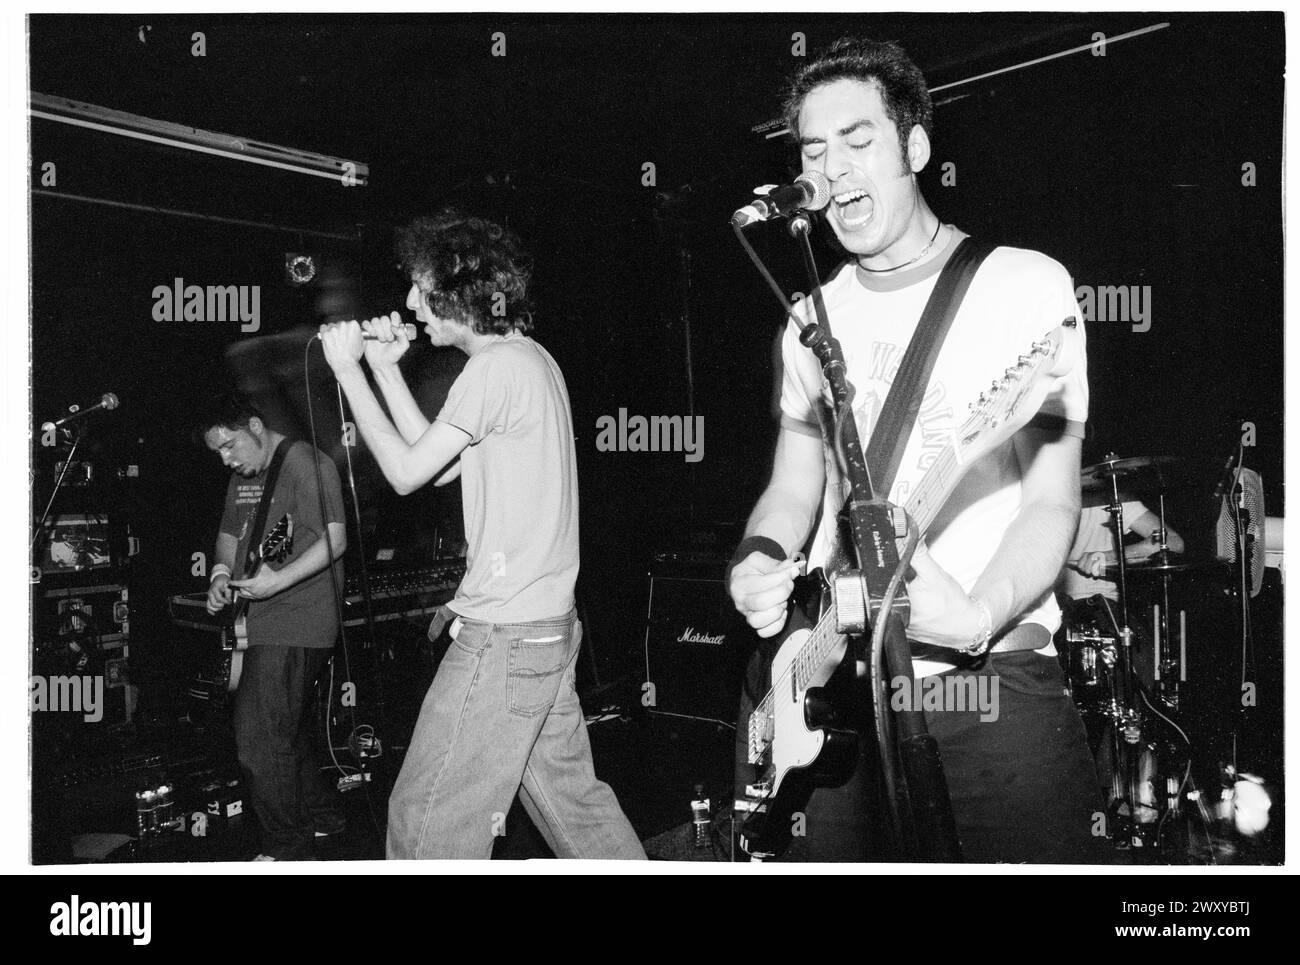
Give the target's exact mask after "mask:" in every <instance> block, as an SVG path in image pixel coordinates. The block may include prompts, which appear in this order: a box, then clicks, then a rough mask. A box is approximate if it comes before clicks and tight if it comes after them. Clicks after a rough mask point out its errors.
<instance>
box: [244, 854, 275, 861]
mask: <svg viewBox="0 0 1300 965" xmlns="http://www.w3.org/2000/svg"><path fill="white" fill-rule="evenodd" d="M249 860H251V861H279V860H280V859H279V858H277V857H275V856H274V855H269V854H259V855H258V856H257V857H256V858H250V859H249Z"/></svg>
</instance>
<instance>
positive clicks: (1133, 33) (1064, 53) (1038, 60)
mask: <svg viewBox="0 0 1300 965" xmlns="http://www.w3.org/2000/svg"><path fill="white" fill-rule="evenodd" d="M1168 26H1169V24H1167V23H1157V24H1152V25H1151V26H1150V27H1142V28H1140V29H1138V30H1130V31H1129V32H1128V33H1124V34H1118V35H1116V36H1114V37H1107V38H1106V39H1105V40H1104V41H1100V40H1095V41H1092V42H1091V43H1086V44H1081V45H1080V46H1078V47H1071V48H1070V49H1069V50H1061V51H1058V52H1057V53H1054V54H1047V55H1046V56H1045V57H1035V58H1034V59H1033V60H1026V61H1024V62H1023V63H1020V64H1012V65H1011V66H1010V67H999V68H998V69H997V70H990V71H988V72H987V73H983V74H976V75H975V76H974V77H967V78H966V79H965V80H955V81H953V82H952V83H951V84H940V85H939V86H938V87H931V88H930V93H931V95H934V94H937V93H939V92H940V91H943V90H951V89H952V88H954V87H961V86H963V85H964V84H973V83H975V81H977V80H985V79H986V78H989V77H996V76H997V75H998V74H1007V73H1010V72H1011V71H1013V70H1022V69H1023V68H1025V67H1033V66H1034V65H1036V64H1043V63H1046V62H1047V61H1049V60H1056V59H1057V58H1060V57H1069V56H1070V55H1071V54H1079V53H1083V51H1085V50H1091V49H1092V48H1094V47H1096V46H1097V44H1099V43H1106V44H1117V43H1119V42H1120V41H1121V40H1128V39H1129V38H1131V37H1140V36H1142V34H1149V33H1153V32H1154V31H1157V30H1164V29H1165V28H1166V27H1168ZM771 123H773V122H772V121H768V122H767V123H766V124H759V125H757V127H756V128H755V129H754V130H755V133H757V131H759V130H762V129H763V128H764V127H767V126H768V125H769V124H771ZM789 133H790V128H788V127H782V128H781V129H780V130H777V131H769V132H768V133H766V134H764V135H763V138H764V139H765V140H769V141H770V140H771V139H772V138H774V137H780V136H781V135H783V134H789Z"/></svg>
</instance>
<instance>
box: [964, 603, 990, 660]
mask: <svg viewBox="0 0 1300 965" xmlns="http://www.w3.org/2000/svg"><path fill="white" fill-rule="evenodd" d="M970 600H971V602H972V603H974V604H975V606H977V607H978V608H979V611H980V622H979V629H978V630H976V631H975V639H974V640H972V641H971V643H970V646H968V647H963V648H962V651H961V652H962V653H964V654H966V656H968V657H982V656H983V655H984V653H985V652H986V651H987V650H988V648H989V643H990V641H992V639H993V614H992V613H990V612H989V605H988V604H987V603H985V602H984V601H983V600H981V599H980V598H979V597H976V596H970Z"/></svg>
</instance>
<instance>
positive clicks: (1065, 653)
mask: <svg viewBox="0 0 1300 965" xmlns="http://www.w3.org/2000/svg"><path fill="white" fill-rule="evenodd" d="M1187 469H1188V467H1187V466H1186V464H1185V463H1184V461H1182V460H1176V459H1173V458H1168V457H1150V456H1139V457H1133V458H1127V459H1121V458H1119V457H1117V456H1116V455H1114V454H1108V455H1107V456H1106V457H1105V458H1104V459H1103V460H1102V461H1101V462H1099V463H1097V464H1096V465H1092V466H1089V467H1087V468H1086V469H1084V470H1083V472H1082V490H1083V505H1084V506H1085V507H1104V508H1105V510H1106V512H1107V513H1108V514H1109V515H1110V522H1109V527H1108V528H1109V529H1110V531H1111V536H1112V541H1113V546H1114V549H1115V552H1114V554H1113V555H1114V559H1115V562H1114V563H1113V564H1112V565H1110V566H1108V567H1107V568H1106V570H1105V573H1106V578H1107V579H1108V580H1110V581H1113V582H1114V584H1115V591H1114V596H1113V599H1112V598H1111V596H1110V595H1109V594H1106V595H1101V596H1097V597H1093V598H1092V599H1090V600H1088V601H1078V602H1075V603H1074V604H1072V605H1071V607H1070V608H1069V610H1068V611H1067V614H1066V619H1065V625H1064V627H1063V628H1062V633H1061V635H1060V638H1059V639H1060V640H1061V641H1062V642H1063V646H1062V647H1061V648H1060V649H1061V651H1062V653H1061V657H1062V662H1063V663H1064V664H1065V665H1066V667H1067V680H1068V685H1069V688H1070V692H1071V695H1072V696H1073V698H1074V700H1075V703H1076V705H1077V706H1078V708H1079V711H1080V715H1081V717H1082V718H1083V720H1084V723H1085V725H1086V727H1087V729H1088V731H1089V738H1090V742H1091V744H1092V746H1093V750H1094V753H1095V754H1096V757H1097V764H1098V774H1099V782H1100V783H1101V784H1102V785H1103V786H1107V785H1108V786H1109V802H1108V809H1107V827H1106V831H1107V833H1108V834H1109V836H1110V837H1111V838H1112V840H1113V841H1114V842H1115V843H1116V844H1117V845H1119V846H1122V847H1128V848H1152V849H1155V848H1159V847H1161V840H1160V839H1161V834H1162V832H1163V831H1164V829H1165V828H1166V827H1167V826H1168V822H1169V820H1170V819H1171V818H1175V817H1177V816H1178V815H1179V814H1180V813H1181V811H1182V809H1183V808H1184V806H1185V802H1186V800H1187V791H1188V785H1189V778H1190V775H1191V760H1192V741H1191V739H1190V738H1189V737H1188V733H1187V730H1186V729H1185V727H1184V726H1182V725H1180V722H1179V721H1180V714H1179V711H1180V708H1182V706H1183V704H1184V696H1185V694H1184V691H1185V688H1186V685H1187V681H1188V674H1189V670H1192V669H1193V668H1192V667H1191V666H1190V665H1189V649H1188V640H1189V636H1188V622H1187V617H1188V611H1187V609H1182V608H1180V609H1177V613H1176V616H1175V608H1177V607H1179V606H1180V604H1181V603H1182V602H1183V601H1184V600H1185V599H1186V597H1187V595H1186V593H1184V592H1180V591H1182V590H1184V589H1185V588H1186V587H1187V586H1190V585H1192V584H1198V583H1203V581H1205V580H1207V579H1208V580H1210V581H1213V582H1214V583H1215V584H1219V585H1222V587H1223V588H1226V583H1227V580H1228V578H1229V570H1228V567H1227V565H1226V564H1225V563H1224V562H1222V561H1221V560H1219V559H1217V558H1207V557H1190V556H1182V555H1180V554H1178V553H1175V552H1173V551H1172V550H1171V549H1170V545H1169V543H1170V530H1169V527H1168V525H1167V523H1166V518H1165V510H1166V506H1165V504H1166V497H1167V496H1168V495H1169V494H1170V493H1171V492H1173V491H1177V490H1181V489H1183V488H1185V487H1186V482H1187V480H1188V479H1192V478H1196V477H1197V475H1198V474H1197V473H1194V472H1190V471H1187ZM1134 501H1141V502H1143V503H1145V504H1147V505H1149V506H1151V507H1152V510H1153V512H1155V513H1156V514H1157V515H1158V517H1159V526H1158V528H1156V529H1155V531H1154V532H1153V533H1152V535H1151V541H1152V543H1153V544H1154V546H1155V551H1154V552H1152V553H1151V554H1150V555H1149V556H1147V558H1145V559H1143V560H1140V561H1130V560H1127V559H1126V558H1125V556H1126V546H1125V539H1124V535H1125V533H1127V532H1128V527H1129V525H1130V523H1132V522H1134V521H1133V520H1126V519H1125V518H1124V517H1125V503H1130V504H1131V503H1132V502H1134ZM1176 545H1179V546H1180V547H1181V545H1182V544H1181V542H1180V541H1178V542H1177V543H1176ZM1202 598H1204V597H1202ZM1135 621H1136V622H1135ZM1193 622H1194V623H1195V615H1194V621H1193ZM1195 629H1196V628H1195V626H1193V630H1194V631H1195ZM1193 656H1196V654H1193ZM1194 669H1196V671H1197V672H1198V673H1208V672H1210V671H1209V669H1208V667H1197V668H1194Z"/></svg>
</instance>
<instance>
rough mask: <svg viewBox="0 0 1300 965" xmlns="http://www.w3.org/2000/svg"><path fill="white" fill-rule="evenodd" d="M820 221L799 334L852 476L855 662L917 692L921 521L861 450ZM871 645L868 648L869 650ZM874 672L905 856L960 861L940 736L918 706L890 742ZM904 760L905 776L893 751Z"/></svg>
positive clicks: (794, 222) (798, 226) (797, 232)
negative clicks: (915, 616)
mask: <svg viewBox="0 0 1300 965" xmlns="http://www.w3.org/2000/svg"><path fill="white" fill-rule="evenodd" d="M811 227H812V220H811V218H810V217H809V216H808V214H807V213H806V212H802V211H801V212H799V213H798V214H796V215H795V216H794V217H793V218H792V219H791V222H790V233H791V235H792V236H793V237H795V238H796V239H797V241H798V246H799V249H800V252H801V254H802V256H803V263H804V269H805V271H806V272H807V275H808V283H809V286H810V288H809V290H810V292H811V295H810V296H809V297H811V298H812V302H813V308H814V311H815V313H816V316H817V322H816V323H815V324H810V325H807V326H805V327H804V329H803V331H802V332H801V333H800V335H799V340H800V341H801V342H802V343H803V344H804V345H805V346H807V347H808V348H809V349H811V350H812V352H813V354H814V355H815V356H816V357H817V359H818V361H819V362H820V363H821V368H822V374H823V375H824V376H825V378H826V381H827V383H828V384H829V385H830V390H831V398H832V401H833V411H834V417H835V418H834V426H835V430H834V431H835V442H836V443H837V444H838V446H839V455H840V464H841V468H842V471H843V472H844V474H845V477H846V478H847V480H848V482H849V489H850V496H849V500H848V521H849V531H850V533H851V535H852V541H853V544H854V552H855V555H856V557H857V561H858V565H859V568H860V574H861V575H860V583H861V588H862V591H863V594H864V598H865V601H866V604H867V606H866V611H865V612H866V614H867V616H868V626H870V627H871V628H872V640H871V643H870V645H869V648H867V647H864V638H863V637H861V636H858V637H857V638H856V639H857V644H856V650H857V652H856V653H855V654H854V657H855V659H857V658H859V657H862V656H866V657H867V658H868V659H869V661H870V665H871V666H872V667H873V671H874V670H875V668H879V666H880V664H881V659H880V658H881V657H882V656H883V663H884V664H885V665H886V666H887V668H888V672H889V677H890V679H891V680H895V681H899V682H900V683H901V684H902V685H904V686H906V687H907V688H908V691H907V692H908V693H912V692H914V690H915V688H914V686H913V683H914V678H913V673H912V653H911V645H910V643H909V642H908V639H907V632H906V628H907V621H908V616H909V614H910V604H909V602H908V599H907V589H906V584H905V583H904V581H903V580H902V578H901V577H902V574H903V572H904V571H905V569H906V567H907V564H908V560H909V559H910V557H911V550H912V549H914V548H915V545H916V543H917V542H918V541H919V533H917V532H916V524H915V522H914V521H913V520H911V519H910V518H909V517H908V516H907V514H906V513H905V511H903V510H902V509H900V508H898V507H896V506H894V505H892V504H891V503H889V502H888V499H887V494H885V495H882V496H881V497H880V498H877V497H876V495H875V493H874V492H873V489H872V483H871V471H870V469H869V468H868V466H867V462H866V458H865V456H864V454H863V449H862V443H861V440H860V438H859V436H858V429H857V422H856V420H855V419H854V417H853V408H852V400H853V388H852V386H851V384H850V383H849V381H848V377H847V367H846V365H845V361H844V354H843V351H842V350H841V347H840V344H839V342H838V341H837V340H836V339H835V338H834V337H833V335H831V329H830V319H829V318H828V316H827V313H826V305H825V302H824V301H823V299H822V292H821V278H820V277H819V275H818V272H817V264H816V260H815V259H814V257H813V252H812V245H811V244H810V242H809V238H808V236H809V232H810V230H811ZM905 536H906V537H908V549H907V555H906V558H903V559H901V560H900V558H899V554H898V547H897V544H896V540H898V539H901V538H903V537H905ZM864 649H869V652H868V653H865V654H864V653H863V651H864ZM878 677H879V674H878V672H873V674H872V695H871V697H872V703H873V707H874V712H875V715H876V721H877V727H876V732H877V733H876V740H877V744H878V746H879V750H880V761H881V769H882V773H883V777H884V781H885V786H886V792H887V794H888V799H889V810H890V817H891V823H892V826H893V827H892V829H893V833H894V838H895V841H896V842H897V843H898V844H899V845H900V846H901V848H902V850H903V852H904V853H905V854H906V855H909V856H914V857H916V858H919V859H920V860H923V861H936V862H957V861H960V860H961V845H960V842H959V840H958V838H957V829H956V823H955V821H954V819H953V814H952V802H951V800H950V798H949V794H948V785H947V781H946V780H945V778H944V774H943V765H942V762H941V761H940V759H939V747H938V742H937V741H936V740H935V739H934V737H933V736H932V735H931V734H930V733H929V732H928V731H927V729H926V725H925V715H924V712H923V711H922V710H920V709H918V708H913V709H910V710H905V711H899V712H897V713H896V714H895V719H894V723H895V724H896V726H897V736H896V740H891V739H890V737H891V736H892V735H891V728H890V726H889V723H890V718H889V713H888V709H887V701H888V695H887V691H886V688H885V686H884V681H883V680H880V679H878ZM896 755H897V758H898V761H899V762H901V770H902V775H901V776H902V781H901V782H900V781H899V780H898V774H897V769H898V768H897V764H896V762H895V756H896Z"/></svg>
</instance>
